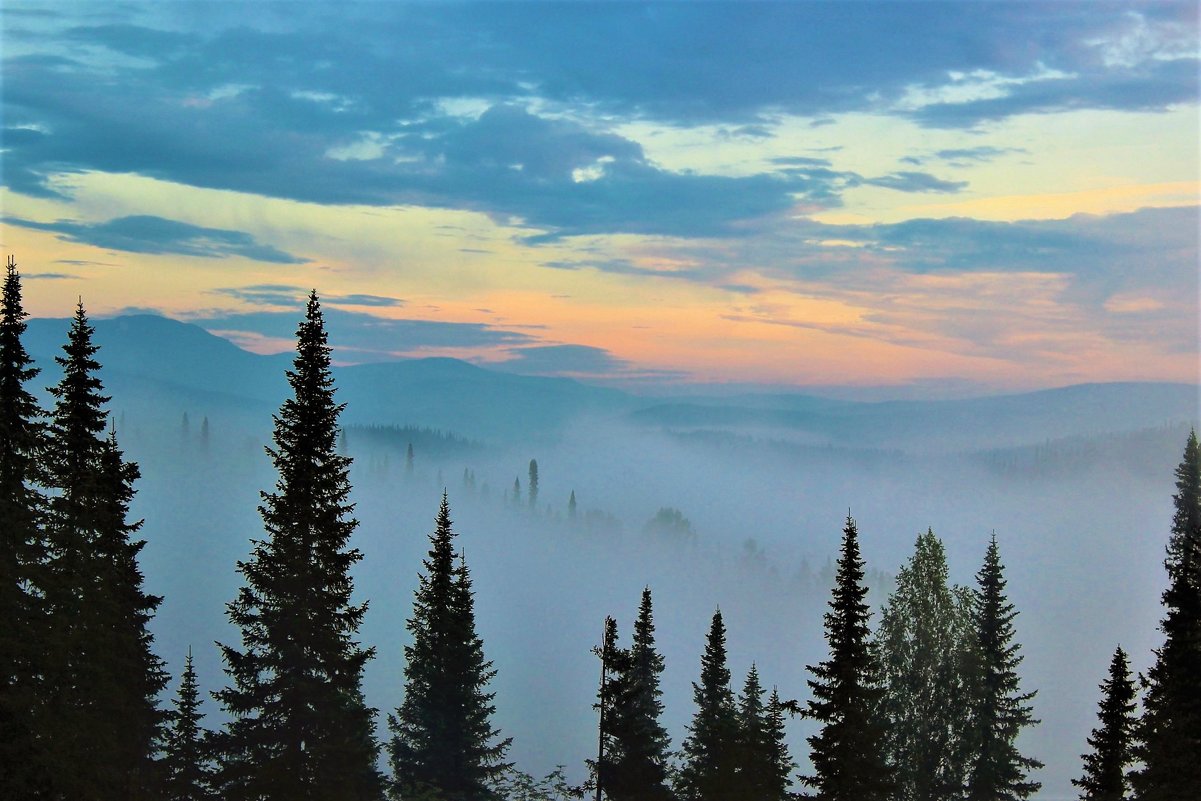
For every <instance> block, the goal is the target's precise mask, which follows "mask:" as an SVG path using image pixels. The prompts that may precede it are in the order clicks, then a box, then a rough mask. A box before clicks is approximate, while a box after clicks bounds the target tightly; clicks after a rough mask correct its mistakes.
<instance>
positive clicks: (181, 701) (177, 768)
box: [162, 648, 216, 801]
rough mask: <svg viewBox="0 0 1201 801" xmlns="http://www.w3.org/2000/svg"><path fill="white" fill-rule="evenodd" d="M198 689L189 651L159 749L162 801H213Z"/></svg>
mask: <svg viewBox="0 0 1201 801" xmlns="http://www.w3.org/2000/svg"><path fill="white" fill-rule="evenodd" d="M203 717H204V713H202V712H201V711H200V689H199V685H198V683H197V681H196V670H195V668H194V667H193V666H192V649H190V648H189V649H188V657H187V660H185V662H184V670H183V675H182V676H181V677H180V680H179V691H178V693H177V694H176V696H175V710H174V712H173V713H172V714H171V723H170V726H169V727H168V729H167V735H166V738H165V740H166V742H165V744H164V747H163V793H162V795H163V799H164V801H214V799H215V798H216V796H215V795H214V794H213V792H212V780H213V776H212V770H213V765H212V758H211V755H210V754H209V751H208V742H207V741H206V738H207V734H208V733H207V732H206V731H205V730H204V729H203V728H202V727H201V725H200V721H201V719H202V718H203Z"/></svg>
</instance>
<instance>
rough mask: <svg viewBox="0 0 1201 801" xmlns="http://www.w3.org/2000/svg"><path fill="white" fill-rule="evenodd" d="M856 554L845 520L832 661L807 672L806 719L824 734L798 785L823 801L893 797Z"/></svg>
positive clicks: (830, 630)
mask: <svg viewBox="0 0 1201 801" xmlns="http://www.w3.org/2000/svg"><path fill="white" fill-rule="evenodd" d="M863 564H864V563H863V560H862V559H861V558H860V556H859V532H858V530H857V529H856V527H855V521H854V520H853V519H851V516H850V515H847V522H846V526H845V528H844V529H843V540H842V552H841V555H840V556H839V559H838V570H837V573H836V576H835V583H834V590H833V597H832V598H831V600H830V611H829V612H827V613H826V615H825V618H824V621H825V630H826V641H827V642H828V643H829V647H830V657H829V659H827V660H826V661H825V662H822V663H820V664H818V665H816V666H810V667H809V670H810V671H811V672H812V673H813V676H814V678H813V679H812V680H810V681H809V688H810V690H811V691H812V693H813V697H812V698H811V699H810V700H809V709H808V717H809V718H811V719H812V720H815V721H817V722H818V723H819V724H821V730H820V731H819V732H818V733H817V734H815V735H813V736H811V737H809V738H808V740H809V746H810V748H811V756H810V759H811V761H812V762H813V770H814V773H813V775H811V776H806V777H804V779H803V781H804V782H805V783H806V784H807V785H809V786H810V787H813V788H815V789H816V790H817V797H818V798H819V799H822V800H823V801H877V799H880V800H881V801H882V799H886V798H890V797H891V793H892V792H893V788H894V781H893V775H892V771H891V770H890V768H889V766H888V764H887V762H886V761H885V757H884V753H885V742H886V733H885V730H884V725H883V719H882V710H881V705H882V702H883V696H884V691H883V688H882V687H881V684H880V667H879V660H878V656H877V654H876V653H875V649H874V648H873V647H872V644H871V642H870V641H869V638H868V634H869V630H868V621H869V620H870V618H871V612H870V611H869V609H868V606H867V603H866V598H867V587H866V585H865V584H864V581H863Z"/></svg>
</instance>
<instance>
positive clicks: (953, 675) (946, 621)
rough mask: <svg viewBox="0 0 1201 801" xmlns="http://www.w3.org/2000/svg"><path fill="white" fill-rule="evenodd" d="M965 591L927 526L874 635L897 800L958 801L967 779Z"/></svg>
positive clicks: (970, 641)
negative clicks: (955, 583)
mask: <svg viewBox="0 0 1201 801" xmlns="http://www.w3.org/2000/svg"><path fill="white" fill-rule="evenodd" d="M974 638H975V633H974V630H973V628H972V621H971V594H970V593H969V592H968V591H967V590H965V589H961V588H959V587H954V588H952V587H951V586H949V584H948V578H947V559H946V552H945V550H944V549H943V545H942V542H941V541H939V539H938V537H936V536H934V532H933V531H929V530H927V531H926V532H925V533H924V534H920V535H918V538H917V543H916V545H915V546H914V553H913V556H912V557H911V558H910V560H909V562H908V564H906V565H905V566H904V567H903V568H901V570H900V572H899V573H898V574H897V578H896V589H895V590H894V591H893V593H892V595H891V596H890V597H889V599H888V602H887V603H886V604H885V605H884V609H883V611H882V612H881V615H880V627H879V629H878V631H877V633H876V643H877V647H878V648H879V653H880V661H881V668H882V671H883V672H882V678H883V683H884V687H885V696H884V714H885V718H886V721H887V736H886V747H887V754H888V759H889V762H890V763H891V764H892V766H893V768H894V769H895V771H896V781H897V792H896V798H897V799H899V800H901V801H918V800H919V799H920V800H921V801H927V800H929V801H937V800H938V799H948V800H949V799H957V798H959V797H960V796H961V795H962V793H963V787H964V783H965V781H966V779H967V765H966V758H967V753H966V752H967V748H966V742H967V722H968V719H969V717H970V704H969V703H968V700H967V699H968V675H967V669H968V666H969V664H970V651H971V649H972V648H973V646H974Z"/></svg>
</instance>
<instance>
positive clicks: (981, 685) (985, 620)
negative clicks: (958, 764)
mask: <svg viewBox="0 0 1201 801" xmlns="http://www.w3.org/2000/svg"><path fill="white" fill-rule="evenodd" d="M976 579H977V581H978V582H979V588H978V590H977V591H976V596H975V600H974V605H973V611H972V619H973V622H974V624H975V629H976V649H975V660H976V661H975V666H974V670H973V674H972V685H971V686H972V717H971V729H970V734H969V737H970V749H971V750H970V758H969V771H970V773H969V776H968V784H967V798H968V799H969V801H1009V799H1018V798H1026V797H1028V796H1030V795H1031V794H1033V793H1035V792H1038V789H1039V787H1040V786H1041V783H1040V782H1037V781H1031V780H1030V778H1029V772H1030V771H1031V770H1037V769H1038V768H1041V767H1042V766H1043V765H1042V763H1041V762H1039V761H1038V760H1037V759H1031V758H1030V757H1025V756H1022V754H1021V753H1020V752H1019V751H1018V749H1017V745H1016V740H1017V737H1018V734H1019V733H1020V732H1021V730H1022V729H1024V728H1025V727H1027V726H1033V725H1035V724H1037V723H1038V721H1037V720H1035V719H1034V716H1033V714H1032V713H1033V709H1032V707H1031V706H1030V703H1029V702H1030V700H1031V699H1032V698H1034V696H1035V692H1029V693H1022V692H1021V691H1020V690H1019V680H1018V674H1017V668H1018V665H1019V664H1021V661H1022V657H1021V655H1020V654H1018V650H1019V647H1020V646H1019V645H1018V643H1016V642H1014V641H1013V638H1014V628H1013V619H1014V618H1015V617H1017V611H1015V609H1014V606H1013V604H1012V603H1010V602H1009V600H1008V598H1006V596H1005V578H1004V567H1003V566H1002V564H1001V556H1000V551H999V549H998V548H997V538H996V536H995V535H994V536H993V538H992V540H991V541H990V542H989V545H988V552H987V554H986V555H985V557H984V566H983V567H981V568H980V572H979V573H977V574H976Z"/></svg>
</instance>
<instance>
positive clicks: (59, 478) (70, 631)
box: [44, 303, 167, 801]
mask: <svg viewBox="0 0 1201 801" xmlns="http://www.w3.org/2000/svg"><path fill="white" fill-rule="evenodd" d="M92 334H93V329H92V327H91V326H90V325H89V324H88V321H87V315H86V314H85V312H84V309H83V304H82V303H80V304H79V306H78V307H77V308H76V313H75V319H74V320H73V322H72V325H71V329H70V331H69V333H68V341H67V344H66V345H65V346H64V347H63V350H64V352H65V354H66V355H65V356H61V357H57V358H56V361H57V362H58V363H59V365H61V366H62V368H63V376H62V380H61V381H60V382H59V383H58V384H57V385H56V386H54V387H52V388H51V390H50V392H51V394H52V395H53V396H54V397H55V401H56V402H55V408H54V412H53V416H52V419H51V426H50V437H49V440H48V453H47V463H48V474H49V483H50V485H51V487H52V489H53V490H54V494H53V495H51V497H50V500H49V504H48V513H49V514H48V522H47V541H48V545H49V561H48V565H47V567H48V571H47V573H48V575H47V580H46V594H45V599H46V603H47V606H48V610H49V615H50V617H49V632H50V638H51V642H50V645H49V648H48V664H49V667H48V668H47V670H46V673H45V687H44V694H45V695H44V697H45V699H46V709H45V711H46V714H47V716H48V718H49V719H50V720H52V721H53V726H54V729H53V731H52V732H49V733H48V735H47V737H46V744H47V748H48V751H49V753H48V758H49V760H50V764H51V765H53V766H55V769H54V770H53V772H52V774H51V781H52V785H53V789H52V795H54V796H62V797H68V798H87V799H122V801H126V800H127V799H141V798H151V797H153V795H154V793H155V792H156V787H155V784H156V781H157V768H156V765H155V763H154V759H153V757H154V754H155V751H156V750H157V748H158V743H159V736H160V734H161V725H162V722H163V717H164V714H163V712H162V710H160V709H159V708H158V700H157V699H158V694H159V692H160V691H161V690H162V689H163V687H164V686H165V685H166V680H167V677H166V673H165V671H164V670H163V665H162V661H161V660H160V659H158V657H156V656H155V655H154V653H153V651H152V644H153V641H152V638H151V635H150V632H149V629H148V625H149V623H150V620H151V618H152V616H153V614H154V610H155V609H156V608H157V607H158V605H159V603H160V602H161V600H162V599H161V598H158V597H156V596H152V595H148V594H146V593H145V592H144V590H143V589H142V574H141V571H140V569H139V568H138V553H139V552H140V551H141V549H142V547H143V546H144V545H145V542H144V541H142V540H135V539H133V538H134V536H135V535H136V534H137V532H138V530H139V528H140V527H141V522H140V521H138V522H129V521H128V520H127V517H128V513H129V505H130V502H131V501H132V499H133V496H134V488H133V484H134V481H136V480H137V478H138V468H137V465H135V464H133V463H132V462H126V461H125V460H124V457H123V454H122V453H121V451H120V449H119V448H118V446H117V441H116V434H115V432H113V433H112V434H110V436H109V437H107V438H104V437H103V436H102V433H103V431H104V429H105V426H106V422H107V412H105V410H104V404H106V403H107V402H108V400H109V399H108V398H107V397H105V396H104V395H102V394H101V392H102V390H103V386H102V384H101V382H100V379H99V378H98V377H97V376H96V372H97V371H98V370H99V368H100V365H99V363H98V362H97V361H96V359H95V355H96V352H97V350H98V349H97V347H96V346H95V345H94V344H93V343H92Z"/></svg>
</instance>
